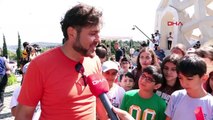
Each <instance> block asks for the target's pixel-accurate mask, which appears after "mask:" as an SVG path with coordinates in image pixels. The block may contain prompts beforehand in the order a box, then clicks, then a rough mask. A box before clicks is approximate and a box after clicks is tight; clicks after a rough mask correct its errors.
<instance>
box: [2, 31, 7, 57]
mask: <svg viewBox="0 0 213 120" xmlns="http://www.w3.org/2000/svg"><path fill="white" fill-rule="evenodd" d="M2 52H3V53H2V56H4V57H6V58H7V57H8V53H7V44H6V40H5V36H4V34H3V51H2Z"/></svg>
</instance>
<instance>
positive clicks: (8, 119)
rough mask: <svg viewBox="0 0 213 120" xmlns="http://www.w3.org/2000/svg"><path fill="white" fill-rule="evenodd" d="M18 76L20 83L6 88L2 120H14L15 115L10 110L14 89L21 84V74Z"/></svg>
mask: <svg viewBox="0 0 213 120" xmlns="http://www.w3.org/2000/svg"><path fill="white" fill-rule="evenodd" d="M17 78H18V83H16V84H13V85H11V86H7V87H6V89H5V93H4V106H5V107H4V109H3V110H2V111H1V112H0V120H14V117H13V116H12V114H11V111H10V101H11V97H12V95H13V91H14V90H15V88H17V87H18V86H20V82H21V76H17Z"/></svg>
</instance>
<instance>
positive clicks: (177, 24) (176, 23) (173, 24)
mask: <svg viewBox="0 0 213 120" xmlns="http://www.w3.org/2000/svg"><path fill="white" fill-rule="evenodd" d="M167 25H168V26H182V25H183V23H182V22H173V21H168V22H167Z"/></svg>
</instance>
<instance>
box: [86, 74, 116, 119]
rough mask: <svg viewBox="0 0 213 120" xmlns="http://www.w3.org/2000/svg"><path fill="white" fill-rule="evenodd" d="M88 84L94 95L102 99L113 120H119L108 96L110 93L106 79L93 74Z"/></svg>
mask: <svg viewBox="0 0 213 120" xmlns="http://www.w3.org/2000/svg"><path fill="white" fill-rule="evenodd" d="M87 84H88V85H89V88H90V91H91V92H92V94H93V95H95V96H96V97H99V98H100V100H101V102H102V103H103V105H104V108H105V109H106V111H107V113H108V115H109V117H110V118H111V120H119V119H118V117H117V116H116V114H115V113H114V112H113V110H112V104H111V102H110V101H109V98H108V97H107V95H106V92H108V91H109V85H108V82H107V80H106V78H104V76H102V75H100V74H92V75H89V76H88V77H87Z"/></svg>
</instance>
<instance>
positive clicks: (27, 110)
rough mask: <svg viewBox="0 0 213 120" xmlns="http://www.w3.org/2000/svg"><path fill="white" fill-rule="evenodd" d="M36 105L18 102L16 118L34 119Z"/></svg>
mask: <svg viewBox="0 0 213 120" xmlns="http://www.w3.org/2000/svg"><path fill="white" fill-rule="evenodd" d="M34 110H35V107H31V106H26V105H21V104H18V106H17V111H16V116H15V120H32V117H33V114H34Z"/></svg>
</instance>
